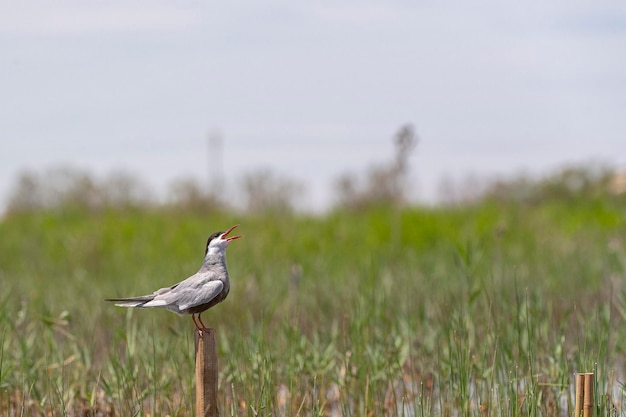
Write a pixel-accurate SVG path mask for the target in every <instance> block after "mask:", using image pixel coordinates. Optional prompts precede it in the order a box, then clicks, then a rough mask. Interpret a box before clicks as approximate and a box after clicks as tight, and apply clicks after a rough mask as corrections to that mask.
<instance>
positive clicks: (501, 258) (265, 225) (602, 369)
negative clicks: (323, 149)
mask: <svg viewBox="0 0 626 417" xmlns="http://www.w3.org/2000/svg"><path fill="white" fill-rule="evenodd" d="M234 223H241V226H240V228H239V229H238V231H240V232H241V233H242V234H244V235H245V238H244V239H241V240H238V241H236V242H235V243H233V245H231V247H230V248H229V250H228V264H229V271H230V274H231V282H232V288H231V293H230V295H229V298H228V299H227V300H226V301H225V302H224V303H222V304H220V305H219V306H217V307H216V308H215V309H212V310H210V311H208V312H206V313H205V314H204V316H203V318H204V321H205V323H207V325H209V326H211V327H214V328H216V329H217V337H218V350H219V351H218V359H219V365H220V390H219V395H220V397H219V402H220V403H219V406H220V410H221V414H222V415H228V416H230V415H234V416H254V415H259V416H280V415H285V416H295V415H300V416H339V415H342V416H368V415H372V416H373V415H376V416H378V415H398V416H440V415H441V416H452V415H463V416H465V415H475V416H564V415H567V413H568V412H569V411H570V410H571V408H572V407H573V406H572V403H571V402H572V396H571V387H572V385H573V375H574V373H575V372H586V371H594V372H596V382H597V395H596V402H597V403H596V409H597V413H598V415H621V414H624V412H623V411H622V408H623V407H622V404H623V402H624V400H625V398H624V395H623V386H622V385H621V383H622V382H623V381H624V380H626V373H625V370H626V369H625V362H624V357H625V354H626V347H625V346H626V344H624V342H623V341H624V340H626V326H625V323H624V319H625V318H626V304H625V300H626V279H625V278H626V277H625V275H626V247H625V242H624V237H625V236H626V210H625V208H624V206H623V205H621V206H620V205H618V204H617V203H615V202H611V201H608V200H594V201H589V202H583V201H581V202H579V203H577V204H559V203H554V202H553V203H545V204H540V205H534V206H513V205H511V206H506V205H498V204H495V203H484V204H481V205H479V206H475V207H462V208H448V209H425V208H412V209H405V210H403V211H401V212H395V211H393V210H385V209H383V208H381V209H372V210H370V211H367V212H363V213H347V212H334V213H330V214H328V215H325V216H324V217H308V216H294V217H288V216H287V217H273V216H251V215H241V216H233V215H226V214H220V213H212V214H210V215H199V214H197V213H190V212H176V211H174V210H171V211H167V210H156V209H154V210H147V211H124V212H118V211H109V212H102V213H98V214H94V213H83V212H77V211H73V212H72V211H66V212H49V213H33V214H23V215H12V216H10V217H8V218H5V219H4V220H3V221H2V223H0V283H1V288H0V337H1V340H2V342H1V344H0V415H18V416H19V415H24V416H30V415H46V416H65V415H111V416H112V415H120V416H129V415H137V416H139V415H142V416H143V415H171V416H190V415H194V412H193V408H194V392H195V391H194V381H193V378H194V370H193V367H194V362H193V324H192V321H191V319H190V318H189V317H179V316H176V315H174V314H171V313H169V312H166V311H157V310H139V311H135V310H126V309H120V308H116V307H114V306H113V305H111V304H108V303H105V302H104V301H103V299H104V298H106V297H116V296H127V295H137V294H143V293H147V292H150V291H152V290H154V289H156V288H160V287H162V286H166V285H169V284H173V283H175V282H177V281H178V280H180V279H182V278H185V277H187V276H188V275H190V274H192V273H194V272H195V271H196V270H197V268H198V267H199V265H200V262H201V259H202V255H203V253H204V252H203V251H204V244H205V241H206V237H207V236H208V234H210V233H211V232H213V231H215V230H218V229H225V228H226V227H228V226H230V225H232V224H234Z"/></svg>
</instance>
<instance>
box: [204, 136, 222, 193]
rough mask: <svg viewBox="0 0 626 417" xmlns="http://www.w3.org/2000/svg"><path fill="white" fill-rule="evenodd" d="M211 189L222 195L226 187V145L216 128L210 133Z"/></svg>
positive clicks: (209, 163) (209, 164) (209, 166)
mask: <svg viewBox="0 0 626 417" xmlns="http://www.w3.org/2000/svg"><path fill="white" fill-rule="evenodd" d="M208 157H209V160H208V164H207V165H208V168H209V172H208V174H209V191H210V192H211V193H213V194H215V195H220V194H221V192H222V190H223V188H224V146H223V143H222V135H221V134H220V132H219V131H217V130H214V131H212V132H211V133H209V155H208Z"/></svg>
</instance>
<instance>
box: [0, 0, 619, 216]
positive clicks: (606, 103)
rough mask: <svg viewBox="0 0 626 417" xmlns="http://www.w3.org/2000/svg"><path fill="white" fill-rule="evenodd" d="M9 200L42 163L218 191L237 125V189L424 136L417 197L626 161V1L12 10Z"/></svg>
mask: <svg viewBox="0 0 626 417" xmlns="http://www.w3.org/2000/svg"><path fill="white" fill-rule="evenodd" d="M0 50H1V51H2V54H1V55H0V92H1V94H0V97H1V98H0V135H1V136H0V200H1V199H3V198H6V196H7V193H8V192H9V191H10V186H11V184H13V182H14V180H15V178H16V175H17V173H18V172H20V171H21V170H23V169H34V170H38V169H45V168H46V167H50V166H55V165H59V164H64V163H70V164H72V165H74V166H77V167H80V168H84V169H88V170H90V171H91V172H93V173H94V174H95V175H102V176H104V175H106V174H107V173H109V172H111V171H113V170H117V169H124V170H127V171H130V172H134V173H136V174H138V175H139V176H141V177H142V178H144V179H145V180H146V181H148V182H149V183H150V184H151V185H152V186H153V187H154V189H155V190H159V191H163V190H165V189H166V186H167V184H169V183H170V182H171V181H172V180H174V179H176V178H180V177H187V176H193V177H196V178H198V179H199V180H206V177H207V175H208V172H210V169H209V168H207V166H206V164H207V159H208V158H207V154H208V151H207V141H208V139H207V138H208V136H209V134H210V133H211V132H214V131H219V132H220V134H221V137H222V138H223V141H224V165H225V170H226V173H227V175H229V177H230V178H232V179H233V180H236V179H237V178H239V177H241V175H243V174H244V173H245V172H249V171H251V170H253V169H255V168H261V167H272V168H273V169H274V170H275V171H276V172H278V173H281V174H284V175H288V176H291V177H292V178H294V179H296V180H298V181H301V182H304V183H306V184H308V194H307V196H308V204H309V205H312V206H314V207H323V206H324V205H325V204H327V203H328V202H329V195H330V190H331V186H332V181H333V179H334V178H336V177H337V176H338V174H340V173H342V172H345V171H362V170H364V169H365V168H366V167H367V166H368V165H370V164H371V163H373V162H376V161H381V160H383V159H387V158H389V157H390V156H391V154H392V148H391V145H390V138H391V137H392V135H393V134H394V133H395V132H396V131H397V129H398V128H399V127H400V126H401V125H402V124H404V123H407V122H410V123H412V124H414V126H415V128H416V131H417V133H418V135H419V137H420V140H421V142H420V144H419V146H418V149H417V152H416V153H415V154H414V156H413V157H412V158H411V163H412V167H413V178H412V180H413V184H414V185H415V196H417V197H419V198H421V199H425V200H432V199H433V198H435V197H436V190H437V184H438V183H439V182H440V181H441V178H442V177H449V178H453V179H456V180H459V181H460V180H462V178H464V177H466V176H468V175H470V174H472V175H479V176H494V175H511V174H513V173H517V172H520V171H526V172H531V173H544V172H548V171H550V170H553V169H555V168H557V167H559V166H562V165H563V164H566V163H575V162H584V161H589V160H594V161H604V162H607V163H609V164H612V165H614V166H617V167H622V168H624V167H626V3H624V2H623V1H602V0H600V1H564V0H556V1H552V2H545V1H540V0H530V1H525V2H515V3H511V2H499V1H495V0H482V1H473V2H467V1H452V2H434V1H385V2H383V1H359V2H357V1H344V2H337V1H335V2H290V1H281V0H276V1H258V2H241V1H230V2H216V1H138V0H123V1H122V0H111V1H104V0H102V1H88V0H80V1H79V0H59V1H55V2H50V1H43V0H42V1H33V0H26V1H7V0H0Z"/></svg>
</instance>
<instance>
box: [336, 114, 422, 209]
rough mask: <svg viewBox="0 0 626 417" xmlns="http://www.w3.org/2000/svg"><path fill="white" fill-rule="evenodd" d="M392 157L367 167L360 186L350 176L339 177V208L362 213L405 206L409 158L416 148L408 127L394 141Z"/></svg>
mask: <svg viewBox="0 0 626 417" xmlns="http://www.w3.org/2000/svg"><path fill="white" fill-rule="evenodd" d="M392 143H393V145H394V147H395V155H394V157H393V159H392V160H391V161H390V162H387V163H383V164H381V165H376V166H372V167H370V168H369V169H368V170H367V171H366V173H365V178H364V180H363V181H364V183H362V182H361V181H360V180H359V178H358V177H357V176H356V175H355V174H352V173H346V174H342V175H341V176H340V177H339V178H338V179H337V181H336V182H335V193H336V195H337V198H338V205H339V206H340V207H345V208H351V209H361V208H365V207H368V206H375V205H385V204H391V205H394V206H400V205H402V204H404V203H405V202H406V192H407V189H406V188H407V177H408V173H409V163H408V158H409V156H410V154H411V151H412V150H413V148H415V146H416V144H417V138H416V136H415V132H414V130H413V127H412V126H411V125H405V126H403V127H401V128H400V130H399V131H398V133H396V135H395V136H394V138H393V142H392Z"/></svg>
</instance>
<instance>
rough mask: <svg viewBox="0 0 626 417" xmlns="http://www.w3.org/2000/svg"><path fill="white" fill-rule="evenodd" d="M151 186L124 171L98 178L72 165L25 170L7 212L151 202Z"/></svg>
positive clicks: (119, 206)
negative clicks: (35, 170)
mask: <svg viewBox="0 0 626 417" xmlns="http://www.w3.org/2000/svg"><path fill="white" fill-rule="evenodd" d="M150 195H151V194H150V192H149V190H148V188H147V187H146V186H145V185H144V184H143V183H142V182H141V181H139V180H138V179H137V178H136V177H134V176H133V175H131V174H128V173H125V172H116V173H113V174H112V175H111V176H110V177H109V178H107V179H105V180H104V181H101V182H98V181H96V180H95V179H94V178H93V177H92V176H91V175H90V174H89V173H88V172H86V171H84V170H81V169H78V168H73V167H66V166H62V167H53V168H49V169H47V170H44V171H43V172H40V173H37V172H34V171H24V172H22V173H21V174H19V176H18V179H17V182H16V184H15V186H14V187H13V190H12V192H11V194H10V195H9V199H8V204H7V212H9V213H12V212H24V211H37V210H57V209H67V208H78V209H84V210H101V209H103V208H106V207H115V208H125V207H129V206H139V205H146V204H150V203H151V201H152V200H151V197H150Z"/></svg>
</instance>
